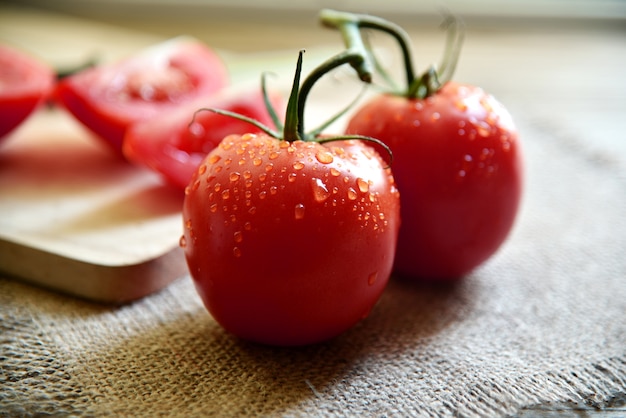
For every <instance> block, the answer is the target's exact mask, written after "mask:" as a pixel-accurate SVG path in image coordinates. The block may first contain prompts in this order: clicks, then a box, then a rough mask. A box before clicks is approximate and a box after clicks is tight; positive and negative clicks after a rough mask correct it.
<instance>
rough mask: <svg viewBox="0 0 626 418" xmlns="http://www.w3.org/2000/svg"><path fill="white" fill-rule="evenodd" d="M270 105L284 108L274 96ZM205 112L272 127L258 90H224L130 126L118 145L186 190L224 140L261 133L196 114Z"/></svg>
mask: <svg viewBox="0 0 626 418" xmlns="http://www.w3.org/2000/svg"><path fill="white" fill-rule="evenodd" d="M271 101H272V103H273V105H274V106H275V107H281V106H282V100H281V99H280V97H277V96H275V97H272V98H271ZM204 107H213V108H219V109H224V110H228V111H231V112H236V113H238V114H241V115H245V116H247V117H250V118H253V119H255V120H257V121H259V122H261V123H263V124H265V125H270V126H273V121H272V119H271V117H270V115H269V113H268V111H267V109H266V107H265V102H264V98H263V95H262V93H261V91H260V90H255V89H248V88H246V89H243V90H242V89H223V90H221V91H220V92H218V93H216V94H214V95H212V96H210V97H206V98H200V99H196V100H193V101H191V102H189V103H185V104H183V105H181V106H180V107H179V108H177V109H175V110H174V111H172V112H171V113H168V114H165V115H161V116H159V117H156V118H151V119H148V120H145V121H141V122H138V123H136V124H134V125H133V126H131V127H129V128H128V129H127V131H126V134H125V136H124V141H123V146H122V151H123V153H124V155H125V156H126V158H127V159H128V160H129V161H131V162H133V163H135V164H137V165H142V166H146V167H148V168H151V169H152V170H154V171H156V172H158V173H160V174H161V175H163V177H164V178H165V179H167V180H168V181H169V182H170V183H171V184H173V185H175V186H178V187H179V188H181V189H184V188H185V187H186V186H187V185H188V184H189V181H190V180H191V177H192V175H193V173H194V172H195V171H196V169H197V168H198V166H199V165H200V163H201V162H202V160H203V159H204V157H205V156H206V155H207V153H208V152H209V151H211V150H212V149H213V148H215V147H216V146H217V144H219V142H220V141H221V140H222V139H223V138H224V137H225V136H227V135H229V134H237V133H239V134H244V133H250V132H252V133H255V132H261V131H260V130H259V129H255V127H254V126H253V125H251V124H250V123H248V122H245V121H242V120H238V119H235V118H232V117H229V116H224V115H220V114H217V113H214V112H209V111H199V112H197V111H198V110H199V109H202V108H204ZM196 112H197V113H196ZM194 114H195V116H194Z"/></svg>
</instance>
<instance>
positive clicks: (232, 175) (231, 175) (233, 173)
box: [228, 171, 241, 182]
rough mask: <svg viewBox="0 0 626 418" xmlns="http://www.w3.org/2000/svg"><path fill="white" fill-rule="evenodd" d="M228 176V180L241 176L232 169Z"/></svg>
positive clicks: (234, 179)
mask: <svg viewBox="0 0 626 418" xmlns="http://www.w3.org/2000/svg"><path fill="white" fill-rule="evenodd" d="M228 178H229V179H230V181H233V182H235V181H238V180H239V179H240V178H241V174H239V173H238V172H237V171H233V172H232V173H230V176H228Z"/></svg>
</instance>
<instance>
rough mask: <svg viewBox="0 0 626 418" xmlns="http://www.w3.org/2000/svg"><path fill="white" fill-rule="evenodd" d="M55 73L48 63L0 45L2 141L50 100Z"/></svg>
mask: <svg viewBox="0 0 626 418" xmlns="http://www.w3.org/2000/svg"><path fill="white" fill-rule="evenodd" d="M54 79H55V78H54V71H53V70H52V68H51V67H50V66H48V65H47V64H46V63H45V62H43V61H40V60H39V59H37V58H35V57H33V56H31V55H29V54H27V53H26V52H24V51H21V50H19V49H17V48H14V47H10V46H7V45H0V115H1V116H0V138H4V137H5V136H6V135H7V134H8V133H10V132H11V131H13V130H14V129H15V128H17V127H18V126H19V125H20V124H21V123H22V122H23V121H24V120H25V119H26V118H27V117H28V116H29V115H30V114H31V113H32V112H33V111H34V110H35V109H36V108H37V107H38V106H39V105H40V104H41V103H42V102H43V101H44V99H45V98H46V97H48V95H49V93H50V91H51V89H52V86H53V85H54Z"/></svg>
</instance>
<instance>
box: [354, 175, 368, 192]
mask: <svg viewBox="0 0 626 418" xmlns="http://www.w3.org/2000/svg"><path fill="white" fill-rule="evenodd" d="M356 184H357V186H358V187H359V190H360V191H361V193H367V192H368V191H369V190H370V186H369V184H368V182H367V181H365V180H363V179H362V178H361V177H359V178H357V179H356Z"/></svg>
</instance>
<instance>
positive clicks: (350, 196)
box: [348, 187, 358, 200]
mask: <svg viewBox="0 0 626 418" xmlns="http://www.w3.org/2000/svg"><path fill="white" fill-rule="evenodd" d="M357 196H358V195H357V194H356V190H354V189H353V188H352V187H350V188H349V189H348V199H350V200H356V198H357Z"/></svg>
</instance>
